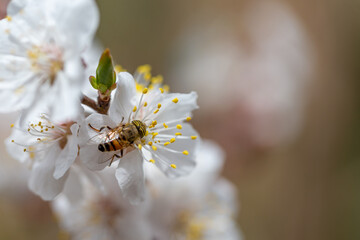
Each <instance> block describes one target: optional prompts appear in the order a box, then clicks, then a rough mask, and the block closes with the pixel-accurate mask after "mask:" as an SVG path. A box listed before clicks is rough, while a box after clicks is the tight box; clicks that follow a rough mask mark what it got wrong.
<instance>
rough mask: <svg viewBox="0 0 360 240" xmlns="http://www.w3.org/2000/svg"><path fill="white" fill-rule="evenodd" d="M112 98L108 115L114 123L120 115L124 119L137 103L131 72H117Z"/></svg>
mask: <svg viewBox="0 0 360 240" xmlns="http://www.w3.org/2000/svg"><path fill="white" fill-rule="evenodd" d="M116 84H117V87H116V92H115V96H114V99H113V101H112V103H111V105H110V109H109V116H110V118H111V119H112V120H113V121H115V122H116V123H120V122H121V120H122V117H124V119H125V121H127V120H128V117H129V115H130V113H131V111H132V110H133V108H134V106H135V105H136V104H137V103H136V101H135V96H136V90H135V80H134V78H133V76H131V74H129V73H127V72H121V73H119V74H118V81H117V83H116Z"/></svg>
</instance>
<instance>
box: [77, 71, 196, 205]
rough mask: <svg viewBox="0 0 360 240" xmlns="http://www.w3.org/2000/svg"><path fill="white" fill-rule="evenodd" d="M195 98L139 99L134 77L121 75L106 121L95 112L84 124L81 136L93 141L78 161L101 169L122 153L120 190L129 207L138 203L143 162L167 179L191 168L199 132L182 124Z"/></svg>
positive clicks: (158, 93) (159, 93) (145, 93)
mask: <svg viewBox="0 0 360 240" xmlns="http://www.w3.org/2000/svg"><path fill="white" fill-rule="evenodd" d="M196 99H197V94H196V93H195V92H192V93H189V94H178V93H173V94H170V93H166V92H165V90H164V89H163V88H154V87H151V88H150V87H149V88H144V89H142V91H141V94H137V92H136V83H135V81H134V78H133V77H132V75H130V74H129V73H126V72H121V73H119V74H118V81H117V89H116V93H115V95H114V98H113V101H112V103H111V105H110V108H109V116H107V115H101V114H96V113H94V114H92V115H90V116H89V117H88V118H87V119H86V123H87V124H90V125H89V128H88V131H87V132H86V133H85V135H88V136H89V139H91V141H89V142H88V144H86V145H85V146H83V147H82V148H81V149H80V158H81V160H82V161H83V162H84V163H85V164H86V165H87V166H88V167H89V168H90V169H93V170H101V169H103V168H104V167H105V166H106V165H108V164H109V162H110V163H111V161H112V160H113V159H114V157H121V154H122V152H123V153H124V156H123V157H122V158H121V160H120V162H119V165H118V168H117V170H116V178H117V180H118V183H119V186H120V188H121V189H122V191H123V193H124V195H125V196H126V197H127V198H128V199H129V200H130V201H131V202H132V203H138V202H139V201H142V200H143V199H144V188H145V186H144V172H143V161H144V160H145V161H147V162H150V163H153V164H155V165H156V166H157V167H158V168H160V169H161V170H162V171H163V172H164V173H165V174H166V175H167V176H168V177H178V176H182V175H185V174H188V173H189V172H190V171H191V170H192V169H193V168H194V166H195V161H194V153H195V146H196V142H197V141H193V140H195V139H196V138H197V133H196V132H195V130H194V129H193V128H192V127H191V125H190V124H188V123H183V122H184V121H186V120H187V121H189V120H190V119H191V112H192V110H194V109H196V108H197V104H196ZM124 125H125V126H124ZM90 126H91V127H90ZM123 126H124V130H123ZM97 131H100V132H101V133H100V134H99V133H98V132H97ZM128 140H129V141H128ZM120 149H121V150H120ZM115 154H116V155H115ZM119 155H120V156H119Z"/></svg>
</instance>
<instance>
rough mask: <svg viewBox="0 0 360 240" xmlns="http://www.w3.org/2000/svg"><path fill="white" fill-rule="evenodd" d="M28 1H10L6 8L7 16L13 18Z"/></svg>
mask: <svg viewBox="0 0 360 240" xmlns="http://www.w3.org/2000/svg"><path fill="white" fill-rule="evenodd" d="M28 2H29V0H12V1H10V2H9V5H8V6H7V15H9V16H13V15H15V14H17V13H18V12H19V11H20V10H21V9H23V8H24V7H25V6H26V4H27V3H28Z"/></svg>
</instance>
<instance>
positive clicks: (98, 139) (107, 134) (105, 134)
mask: <svg viewBox="0 0 360 240" xmlns="http://www.w3.org/2000/svg"><path fill="white" fill-rule="evenodd" d="M118 137H119V133H118V132H117V131H112V130H103V131H102V132H101V133H98V134H96V135H95V136H93V137H91V138H90V139H89V141H88V142H89V144H100V143H106V142H110V141H112V140H114V139H116V138H118Z"/></svg>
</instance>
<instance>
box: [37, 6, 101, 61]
mask: <svg viewBox="0 0 360 240" xmlns="http://www.w3.org/2000/svg"><path fill="white" fill-rule="evenodd" d="M44 8H46V13H47V16H48V18H49V20H50V19H51V20H53V21H54V24H56V28H57V29H58V31H59V32H60V33H61V35H62V38H63V40H62V42H63V47H64V48H65V49H71V50H75V51H78V52H80V51H83V50H85V48H86V47H88V46H90V45H91V42H92V40H93V36H94V34H95V32H96V29H97V26H98V24H99V12H98V9H97V6H96V3H95V1H94V0H62V1H57V0H48V1H47V4H46V6H44ZM68 53H70V51H69V52H67V53H66V54H68ZM65 57H70V56H69V55H67V56H65Z"/></svg>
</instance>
